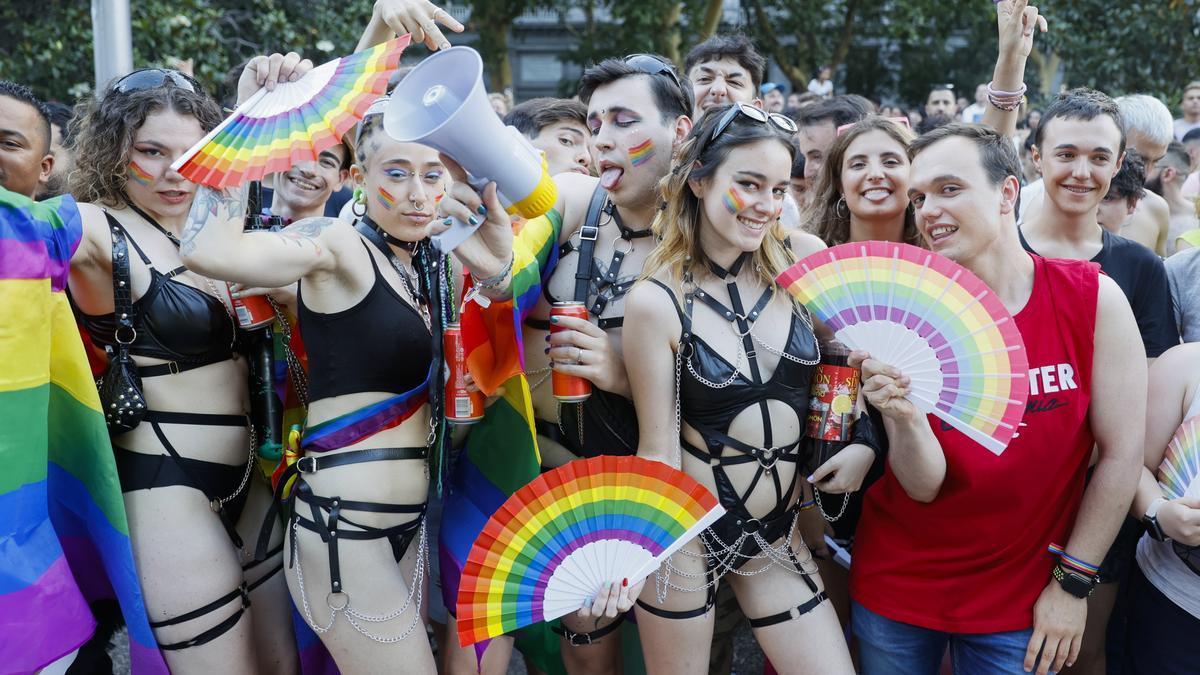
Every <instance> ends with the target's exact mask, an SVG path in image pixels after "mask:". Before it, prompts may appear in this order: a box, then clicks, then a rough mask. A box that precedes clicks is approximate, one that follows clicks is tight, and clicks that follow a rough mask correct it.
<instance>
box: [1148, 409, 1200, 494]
mask: <svg viewBox="0 0 1200 675" xmlns="http://www.w3.org/2000/svg"><path fill="white" fill-rule="evenodd" d="M1158 485H1159V487H1161V488H1162V491H1163V495H1164V496H1166V498H1167V499H1179V498H1181V497H1200V416H1197V417H1192V418H1191V419H1187V420H1184V422H1183V424H1181V425H1180V426H1179V429H1178V430H1177V431H1176V432H1175V436H1174V437H1173V438H1172V439H1171V443H1170V445H1168V446H1167V452H1166V454H1165V455H1163V460H1162V464H1159V465H1158Z"/></svg>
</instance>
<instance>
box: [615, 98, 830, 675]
mask: <svg viewBox="0 0 1200 675" xmlns="http://www.w3.org/2000/svg"><path fill="white" fill-rule="evenodd" d="M794 131H795V124H794V123H792V122H791V120H789V119H787V118H786V117H783V116H782V115H777V114H770V115H769V114H767V113H765V112H764V111H763V110H761V109H759V108H755V107H753V106H748V105H744V104H735V105H732V106H725V107H723V108H716V109H713V110H710V111H709V112H708V114H707V115H705V117H704V119H703V120H702V121H701V123H700V124H699V125H698V126H697V127H696V128H695V129H694V130H693V131H692V133H691V135H690V136H689V138H688V140H687V141H685V142H684V144H683V145H682V146H681V148H680V150H679V156H678V158H677V160H676V162H675V165H674V169H673V170H672V172H671V173H670V174H669V175H668V176H667V177H666V178H665V179H664V180H663V184H662V193H663V200H664V202H665V204H666V206H665V209H664V210H662V211H661V212H660V213H659V216H658V217H657V219H656V220H655V231H656V233H658V234H659V235H660V236H661V238H662V239H661V241H660V242H659V244H658V246H657V247H656V248H655V250H654V252H653V253H652V254H651V256H650V258H649V259H648V260H647V261H646V266H645V275H644V277H643V279H644V281H643V282H641V283H639V284H638V285H637V286H636V287H635V288H634V289H633V291H632V292H631V293H630V295H629V298H628V300H627V301H626V321H625V335H624V340H625V345H626V349H625V353H626V355H627V356H626V358H627V365H628V372H629V378H630V383H631V385H632V388H633V398H634V403H635V404H636V406H637V416H638V421H639V429H640V436H639V444H638V454H639V456H642V457H646V458H651V459H655V460H658V461H662V462H665V463H667V464H670V465H672V466H676V467H680V468H681V469H682V470H683V471H685V472H687V473H688V474H689V475H691V476H692V477H693V478H695V479H696V480H698V481H700V482H701V484H703V485H705V486H706V487H707V488H708V489H709V490H711V491H712V492H713V493H714V494H716V495H718V497H719V499H720V501H721V503H722V505H723V506H724V507H725V509H726V515H724V516H723V517H722V518H721V519H720V520H719V521H717V523H715V524H714V525H713V526H711V527H710V528H708V529H707V530H705V531H704V532H703V533H702V534H701V535H700V537H698V538H697V539H695V540H693V541H691V542H689V543H687V544H686V545H685V546H684V548H683V549H682V550H681V551H680V552H679V553H676V554H675V555H674V556H672V557H671V558H670V559H669V560H668V561H667V562H666V563H664V565H663V567H662V568H661V569H660V570H659V571H658V573H657V574H656V575H654V576H653V577H651V579H650V580H648V582H647V584H646V588H645V592H644V593H641V596H642V597H641V598H640V599H638V600H637V608H638V609H637V617H638V630H639V632H640V634H641V637H642V644H643V647H644V653H645V657H646V663H647V667H648V670H650V671H651V672H656V673H694V672H697V671H698V670H704V669H705V668H707V665H708V660H709V647H710V645H711V639H712V631H713V620H714V614H715V613H714V612H713V611H712V605H713V598H714V596H715V591H716V587H717V585H718V584H719V583H720V582H721V581H722V580H723V579H727V580H728V581H729V583H730V585H731V586H732V588H733V591H734V594H735V595H736V596H737V599H738V604H739V605H741V608H742V611H743V612H744V613H745V614H746V616H747V617H749V618H750V626H751V628H752V629H753V631H754V635H755V638H756V639H757V640H758V642H759V644H760V645H761V646H762V647H763V650H764V651H765V652H766V654H767V656H768V657H769V658H770V660H771V662H772V663H773V664H775V666H776V667H777V668H782V669H784V672H788V673H852V672H853V666H852V665H851V661H850V655H849V652H848V651H847V649H846V643H845V640H844V639H843V638H842V634H841V630H840V629H839V627H838V623H837V616H836V614H835V613H834V611H833V608H832V607H831V606H830V604H829V603H828V602H825V593H824V590H823V588H822V585H821V580H820V576H819V574H818V573H817V570H816V568H815V567H814V566H813V564H812V558H811V555H810V554H809V551H808V550H807V549H806V548H805V546H804V544H803V542H802V541H801V540H800V537H799V536H798V535H797V534H796V522H797V518H798V515H799V512H800V510H801V509H805V508H807V507H810V506H811V504H812V503H811V500H810V499H809V498H808V497H807V496H806V495H807V494H808V489H807V488H806V487H805V485H804V483H803V480H802V474H801V473H800V472H799V470H798V466H799V461H800V455H801V452H800V441H801V433H802V431H803V419H804V417H805V415H806V413H807V410H808V399H809V386H810V382H811V379H812V375H813V372H814V370H815V368H816V364H817V363H818V362H819V360H820V353H819V350H818V346H817V338H816V335H815V333H814V327H813V320H812V317H811V316H810V315H809V314H808V312H807V311H806V310H805V309H804V308H803V307H801V306H799V305H798V304H797V303H796V302H794V301H793V300H792V299H791V298H790V297H789V296H788V294H787V293H786V292H783V291H782V290H781V289H780V288H779V287H778V286H777V285H776V284H775V277H776V276H777V275H778V274H780V273H781V272H783V271H784V270H785V269H786V268H787V267H788V266H789V265H790V264H791V263H792V262H793V261H794V257H793V255H792V251H790V250H789V249H788V248H787V247H786V245H785V244H784V242H783V238H784V237H783V232H782V229H781V226H780V225H779V214H780V212H781V211H782V208H783V200H784V196H785V195H786V194H787V189H788V181H789V178H790V173H791V165H792V159H793V154H794V152H795V150H794V148H793V146H792V144H791V143H790V137H791V134H792V133H793V132H794ZM814 243H815V245H813V244H809V248H810V249H811V250H806V251H798V252H797V253H799V254H801V255H804V254H808V253H812V252H815V251H816V250H818V249H819V247H820V243H819V242H814ZM640 591H641V588H640V586H635V587H634V588H632V589H628V592H622V593H621V594H620V598H619V601H618V609H621V608H622V605H623V604H627V603H628V600H627V598H636V597H638V593H639V592H640ZM595 604H606V605H608V604H611V602H610V600H609V598H607V597H601V598H598V599H597V601H596V602H595V603H593V606H594V605H595Z"/></svg>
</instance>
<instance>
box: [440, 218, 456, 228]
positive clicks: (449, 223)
mask: <svg viewBox="0 0 1200 675" xmlns="http://www.w3.org/2000/svg"><path fill="white" fill-rule="evenodd" d="M442 224H443V225H446V226H450V225H453V224H454V219H453V218H447V219H445V220H443V221H442Z"/></svg>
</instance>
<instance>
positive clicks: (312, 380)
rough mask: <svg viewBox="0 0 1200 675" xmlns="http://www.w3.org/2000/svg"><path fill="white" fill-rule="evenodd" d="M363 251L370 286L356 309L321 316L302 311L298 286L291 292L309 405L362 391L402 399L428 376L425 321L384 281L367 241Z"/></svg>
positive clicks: (428, 344) (429, 345) (430, 351)
mask: <svg viewBox="0 0 1200 675" xmlns="http://www.w3.org/2000/svg"><path fill="white" fill-rule="evenodd" d="M363 246H364V247H367V256H368V257H369V258H370V259H371V268H372V269H373V270H374V271H375V281H374V283H373V284H372V285H371V290H370V291H368V292H367V295H366V296H365V297H364V298H363V299H362V300H360V301H359V302H358V304H356V305H354V306H353V307H351V308H349V309H344V310H342V311H340V312H333V313H332V314H323V313H321V312H314V311H313V310H311V309H309V308H308V307H307V306H305V304H304V299H303V296H302V291H303V288H302V287H303V285H304V284H303V282H301V283H300V284H299V286H300V287H299V288H297V291H296V302H297V305H298V314H299V320H300V335H301V336H302V338H303V340H304V348H305V350H306V351H307V352H308V389H309V396H310V397H311V400H313V401H316V400H320V399H323V398H329V397H331V396H341V395H344V394H357V393H361V392H364V391H382V392H388V393H393V394H403V393H405V392H407V391H410V390H413V389H416V388H418V387H420V386H421V385H422V384H424V382H425V379H426V376H427V375H428V374H429V364H430V362H431V361H432V360H433V342H432V337H431V336H430V334H429V330H428V329H427V328H426V327H425V321H424V319H422V318H421V315H420V314H419V313H418V311H417V309H416V308H414V307H413V306H412V305H410V304H409V303H407V302H405V301H404V299H403V298H401V297H400V294H399V293H397V292H396V290H395V289H393V288H392V286H391V284H389V283H388V282H387V281H386V280H385V279H384V278H383V275H382V274H381V273H380V271H379V265H378V264H377V263H376V262H375V256H374V255H372V254H371V250H370V247H369V246H368V245H367V242H365V241H364V242H363Z"/></svg>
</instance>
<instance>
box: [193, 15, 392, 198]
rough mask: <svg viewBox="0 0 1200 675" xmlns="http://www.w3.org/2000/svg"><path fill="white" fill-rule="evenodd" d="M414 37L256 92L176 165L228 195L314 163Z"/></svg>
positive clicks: (379, 91)
mask: <svg viewBox="0 0 1200 675" xmlns="http://www.w3.org/2000/svg"><path fill="white" fill-rule="evenodd" d="M409 40H410V36H408V35H402V36H400V37H398V38H395V39H394V40H389V41H388V42H384V43H382V44H378V45H376V46H374V47H372V48H370V49H366V50H364V51H361V52H358V53H355V54H351V55H350V56H343V57H341V58H338V59H334V60H333V61H330V62H329V63H325V64H322V65H320V66H318V67H316V68H314V69H312V70H311V71H309V72H308V73H307V74H306V75H305V76H304V77H302V78H300V79H299V80H296V81H295V82H283V83H280V84H279V85H277V86H276V87H275V90H274V91H267V90H266V89H265V88H263V89H260V90H258V91H257V92H256V93H255V94H254V95H253V96H251V97H250V98H249V99H248V100H247V101H246V102H245V103H243V104H242V105H240V106H238V109H237V110H235V111H234V112H233V114H232V115H230V116H229V117H228V118H226V119H225V121H223V122H221V123H220V124H219V125H217V127H216V128H215V129H213V130H212V131H210V132H209V133H208V135H207V136H205V137H204V138H202V139H201V140H200V142H199V143H197V144H196V145H194V146H192V148H191V149H190V150H188V151H187V152H186V153H184V154H183V156H181V157H180V158H179V159H177V160H175V162H174V163H173V164H171V168H172V169H175V170H176V171H178V172H179V173H181V174H182V175H183V177H184V178H187V179H188V180H190V181H192V182H194V183H199V184H202V185H207V186H208V187H211V188H217V189H223V188H226V187H229V186H231V185H240V184H241V183H244V182H246V181H252V180H261V179H262V177H263V176H265V175H267V174H269V173H275V172H278V171H286V170H288V169H289V168H291V166H292V164H294V163H296V162H302V161H309V160H311V161H315V160H316V159H317V157H318V156H319V155H320V154H321V151H323V150H326V149H327V148H330V147H332V146H334V145H336V144H337V143H339V142H340V141H341V139H342V135H343V134H345V133H346V132H347V131H349V130H350V129H352V128H353V127H354V125H355V124H357V123H358V121H359V120H361V119H362V118H363V115H365V114H366V112H367V108H368V107H370V105H371V103H372V102H373V101H374V100H375V99H376V98H378V97H380V96H382V95H383V94H384V92H385V91H386V89H387V83H388V78H390V77H391V75H392V72H394V71H395V70H396V68H397V67H399V65H400V54H401V53H402V52H403V51H404V48H405V47H407V46H408V43H409Z"/></svg>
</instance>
